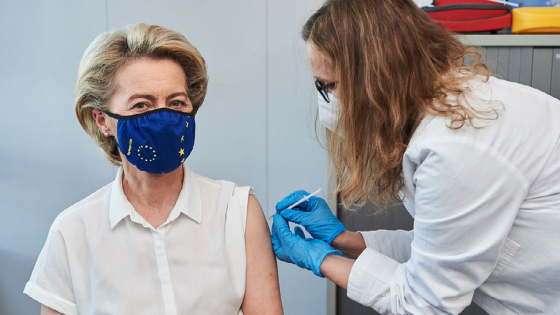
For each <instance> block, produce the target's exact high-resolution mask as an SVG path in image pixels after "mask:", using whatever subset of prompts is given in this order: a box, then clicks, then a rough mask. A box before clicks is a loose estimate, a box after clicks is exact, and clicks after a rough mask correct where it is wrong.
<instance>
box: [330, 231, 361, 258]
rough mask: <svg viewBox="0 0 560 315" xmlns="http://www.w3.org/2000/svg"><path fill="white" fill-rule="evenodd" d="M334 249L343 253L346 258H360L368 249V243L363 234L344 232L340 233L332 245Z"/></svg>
mask: <svg viewBox="0 0 560 315" xmlns="http://www.w3.org/2000/svg"><path fill="white" fill-rule="evenodd" d="M331 245H332V247H333V248H334V249H338V250H339V251H341V252H342V253H343V254H344V256H346V257H350V258H354V259H356V258H358V256H360V254H361V253H362V252H363V251H364V250H365V249H366V242H365V241H364V238H363V236H362V234H361V233H359V232H351V231H344V232H342V233H340V234H339V235H338V236H337V237H336V238H335V239H334V240H333V241H332V243H331Z"/></svg>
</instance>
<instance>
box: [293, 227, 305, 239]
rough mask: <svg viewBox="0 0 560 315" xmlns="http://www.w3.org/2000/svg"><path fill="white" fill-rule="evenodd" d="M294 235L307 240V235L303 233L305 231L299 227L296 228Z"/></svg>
mask: <svg viewBox="0 0 560 315" xmlns="http://www.w3.org/2000/svg"><path fill="white" fill-rule="evenodd" d="M294 233H295V234H296V235H297V236H299V237H301V238H302V239H305V233H303V230H302V229H301V228H300V227H299V226H296V228H295V229H294Z"/></svg>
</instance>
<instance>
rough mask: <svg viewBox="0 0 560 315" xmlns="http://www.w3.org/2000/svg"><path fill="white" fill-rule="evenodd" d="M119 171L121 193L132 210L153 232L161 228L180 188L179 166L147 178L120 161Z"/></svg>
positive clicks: (181, 183)
mask: <svg viewBox="0 0 560 315" xmlns="http://www.w3.org/2000/svg"><path fill="white" fill-rule="evenodd" d="M123 171H124V175H123V179H122V186H123V191H124V194H125V196H126V198H127V199H128V201H129V202H130V204H131V205H132V206H133V207H134V210H136V212H138V214H140V215H141V216H142V217H143V218H144V219H146V221H148V223H150V224H151V225H152V226H153V227H154V228H157V227H158V226H160V225H161V224H163V223H164V222H165V221H166V220H167V218H168V217H169V213H171V210H173V207H174V206H175V204H176V203H177V199H178V198H179V194H180V193H181V189H182V188H183V176H184V175H183V172H184V170H183V166H181V167H179V168H177V169H176V170H174V171H173V172H171V173H167V174H150V173H147V172H142V171H140V170H138V169H137V168H136V166H134V165H132V164H130V163H129V162H128V161H127V160H126V158H123Z"/></svg>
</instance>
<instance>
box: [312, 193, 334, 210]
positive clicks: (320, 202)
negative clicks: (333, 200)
mask: <svg viewBox="0 0 560 315" xmlns="http://www.w3.org/2000/svg"><path fill="white" fill-rule="evenodd" d="M307 202H308V203H309V205H308V208H310V210H309V211H313V210H315V209H319V208H322V207H320V206H326V207H329V206H328V204H327V201H326V200H325V199H323V198H321V197H315V196H311V197H309V199H308V200H307Z"/></svg>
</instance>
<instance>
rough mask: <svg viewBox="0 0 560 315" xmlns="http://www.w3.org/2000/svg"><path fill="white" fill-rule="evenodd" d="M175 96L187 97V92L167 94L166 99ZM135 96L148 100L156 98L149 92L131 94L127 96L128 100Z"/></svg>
mask: <svg viewBox="0 0 560 315" xmlns="http://www.w3.org/2000/svg"><path fill="white" fill-rule="evenodd" d="M177 96H184V97H187V98H188V96H187V93H185V92H176V93H173V94H170V95H169V96H167V100H169V99H172V98H174V97H177ZM136 98H145V99H148V100H150V101H153V102H154V101H155V100H156V98H155V97H154V96H153V95H150V94H133V95H131V96H130V97H129V98H128V101H131V100H133V99H136Z"/></svg>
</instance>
